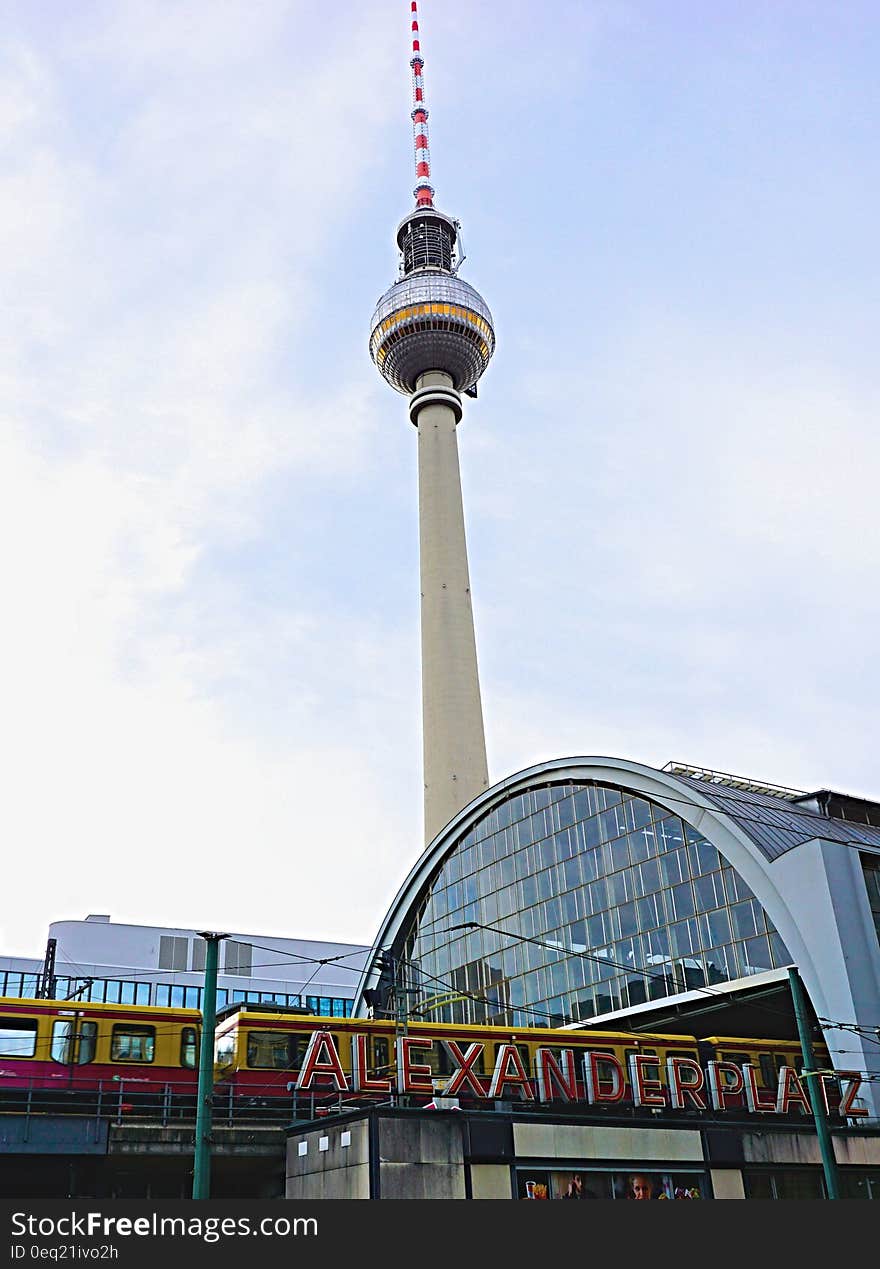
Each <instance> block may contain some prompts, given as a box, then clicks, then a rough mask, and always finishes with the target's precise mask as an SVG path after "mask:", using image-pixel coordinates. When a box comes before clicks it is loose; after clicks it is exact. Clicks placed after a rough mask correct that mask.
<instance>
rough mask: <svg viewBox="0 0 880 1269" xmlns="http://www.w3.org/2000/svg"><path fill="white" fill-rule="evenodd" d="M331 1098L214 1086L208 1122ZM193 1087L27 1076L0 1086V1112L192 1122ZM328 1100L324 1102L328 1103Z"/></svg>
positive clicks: (264, 1116) (286, 1113) (292, 1110)
mask: <svg viewBox="0 0 880 1269" xmlns="http://www.w3.org/2000/svg"><path fill="white" fill-rule="evenodd" d="M338 1100H339V1099H338V1098H337V1097H333V1098H328V1097H327V1096H326V1094H325V1095H321V1094H318V1095H315V1094H314V1093H311V1094H309V1093H305V1094H300V1095H299V1096H297V1094H296V1092H295V1090H292V1089H288V1088H286V1087H285V1086H282V1087H281V1089H279V1088H278V1086H277V1085H274V1086H267V1087H266V1088H259V1087H257V1088H252V1089H247V1090H244V1089H236V1088H234V1087H233V1086H229V1087H226V1088H224V1087H223V1086H222V1085H218V1086H217V1087H216V1088H215V1089H214V1093H213V1096H212V1101H213V1122H214V1124H215V1125H218V1126H220V1127H222V1126H224V1125H226V1126H230V1127H231V1126H234V1125H240V1124H257V1123H263V1124H267V1125H270V1124H276V1125H277V1124H289V1123H291V1122H292V1121H293V1120H294V1119H305V1118H315V1117H316V1116H320V1115H321V1113H327V1109H329V1108H332V1109H334V1110H335V1109H338V1107H337V1105H336V1103H337V1102H338ZM196 1102H197V1095H196V1088H195V1086H194V1085H193V1084H191V1083H187V1084H175V1083H159V1082H156V1083H153V1082H150V1081H145V1080H142V1079H131V1080H126V1079H118V1080H116V1079H114V1080H102V1081H99V1083H98V1084H97V1086H95V1087H94V1088H88V1089H86V1088H75V1087H74V1088H71V1087H68V1088H46V1087H45V1086H44V1085H42V1084H40V1083H38V1082H36V1081H29V1082H28V1083H27V1084H26V1085H20V1086H18V1087H16V1088H8V1087H7V1088H2V1089H0V1115H23V1116H25V1118H27V1119H31V1118H36V1117H37V1116H39V1117H41V1118H43V1117H46V1116H52V1115H65V1116H66V1115H72V1116H78V1117H80V1118H92V1119H94V1120H95V1122H96V1124H99V1123H101V1122H104V1121H108V1122H110V1123H112V1124H115V1125H122V1124H127V1123H132V1122H135V1121H136V1122H138V1123H147V1122H149V1123H151V1124H155V1125H157V1126H161V1127H173V1126H175V1125H176V1126H179V1127H189V1126H192V1127H193V1128H194V1127H195V1119H196ZM328 1104H329V1105H328Z"/></svg>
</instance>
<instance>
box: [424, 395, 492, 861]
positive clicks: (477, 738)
mask: <svg viewBox="0 0 880 1269" xmlns="http://www.w3.org/2000/svg"><path fill="white" fill-rule="evenodd" d="M460 418H461V397H460V396H459V394H458V393H457V392H456V391H455V389H454V388H453V386H452V379H451V378H450V376H449V375H448V374H445V373H443V372H442V371H430V372H429V373H428V374H423V375H420V376H419V379H418V380H417V383H416V391H415V392H414V393H413V395H412V397H411V398H410V419H411V420H412V422H413V423H414V424H415V425H416V427H417V429H418V433H419V563H420V576H421V590H422V604H421V613H422V745H423V752H424V779H425V843H426V844H427V843H428V842H430V841H432V840H433V838H434V837H436V835H437V834H438V833H439V832H440V830H441V829H442V828H445V826H446V825H447V824H448V823H449V821H450V820H451V819H452V818H453V816H455V815H456V814H457V812H458V811H460V810H461V808H462V807H463V806H465V805H466V804H467V803H468V802H470V800H471V799H472V798H474V797H476V795H477V794H478V793H482V791H483V790H484V789H487V788H488V787H489V771H488V764H487V761H486V738H485V734H484V731H483V707H482V704H481V701H480V680H479V676H478V673H477V649H476V641H475V638H474V614H473V608H472V606H471V588H470V579H469V577H468V562H467V545H466V543H465V534H464V512H463V510H462V502H461V477H460V474H459V466H458V440H457V438H456V434H455V429H456V426H457V424H458V421H459V419H460Z"/></svg>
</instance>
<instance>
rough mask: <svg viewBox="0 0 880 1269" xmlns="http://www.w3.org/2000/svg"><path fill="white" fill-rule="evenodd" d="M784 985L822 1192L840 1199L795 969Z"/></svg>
mask: <svg viewBox="0 0 880 1269" xmlns="http://www.w3.org/2000/svg"><path fill="white" fill-rule="evenodd" d="M788 982H789V986H790V988H791V998H792V1002H793V1004H794V1016H795V1019H796V1021H797V1029H798V1036H799V1038H800V1042H801V1054H802V1055H803V1061H804V1066H803V1071H802V1074H803V1076H804V1077H805V1079H806V1081H807V1091H808V1092H809V1095H810V1105H811V1106H812V1107H813V1119H814V1120H815V1121H816V1136H817V1137H818V1138H819V1151H820V1153H821V1155H822V1170H823V1171H824V1173H825V1189H826V1190H827V1196H826V1197H827V1198H830V1199H839V1198H840V1184H839V1177H838V1173H837V1160H836V1159H835V1157H834V1143H833V1141H832V1140H831V1133H830V1131H829V1129H828V1117H827V1115H826V1113H825V1101H824V1098H823V1095H822V1089H821V1088H820V1087H819V1080H820V1079H821V1078H822V1076H821V1075H820V1073H819V1071H818V1069H817V1067H816V1059H815V1056H814V1054H813V1042H812V1040H811V1038H810V1027H809V1023H808V1021H807V1002H806V996H805V994H804V988H803V983H802V982H801V977H800V974H799V973H798V971H797V969H796V968H795V967H794V966H793V965H791V966H789V970H788Z"/></svg>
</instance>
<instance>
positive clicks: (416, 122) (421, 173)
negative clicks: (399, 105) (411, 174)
mask: <svg viewBox="0 0 880 1269" xmlns="http://www.w3.org/2000/svg"><path fill="white" fill-rule="evenodd" d="M410 10H411V12H412V49H413V52H412V59H411V61H410V66H411V67H412V82H413V110H412V121H413V140H414V142H415V152H416V187H415V189H414V190H413V193H414V194H415V197H416V207H433V206H434V187H433V186H432V185H431V151H430V149H429V148H428V110H427V107H426V106H425V85H424V81H423V80H422V69H423V67H424V65H425V59H424V58H423V57H422V51H421V43H420V40H419V9H418V5H417V3H416V0H411V4H410Z"/></svg>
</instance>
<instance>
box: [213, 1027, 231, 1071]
mask: <svg viewBox="0 0 880 1269" xmlns="http://www.w3.org/2000/svg"><path fill="white" fill-rule="evenodd" d="M234 1060H235V1035H234V1034H233V1033H232V1032H231V1031H229V1032H227V1033H226V1035H221V1036H218V1037H217V1043H216V1045H215V1048H214V1061H215V1062H216V1063H217V1065H218V1066H232V1063H233V1061H234Z"/></svg>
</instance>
